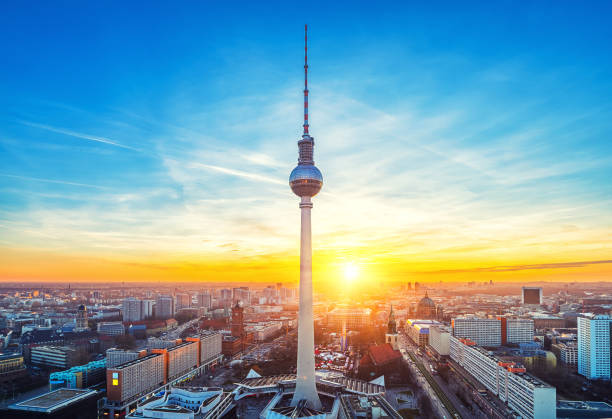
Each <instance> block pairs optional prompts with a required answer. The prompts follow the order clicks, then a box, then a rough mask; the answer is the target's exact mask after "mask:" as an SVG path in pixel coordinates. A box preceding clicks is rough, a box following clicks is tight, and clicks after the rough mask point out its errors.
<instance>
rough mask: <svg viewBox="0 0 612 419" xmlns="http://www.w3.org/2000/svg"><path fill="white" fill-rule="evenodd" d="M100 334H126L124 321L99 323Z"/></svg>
mask: <svg viewBox="0 0 612 419" xmlns="http://www.w3.org/2000/svg"><path fill="white" fill-rule="evenodd" d="M98 334H100V335H106V336H121V335H124V334H125V327H124V326H123V323H122V322H100V323H98Z"/></svg>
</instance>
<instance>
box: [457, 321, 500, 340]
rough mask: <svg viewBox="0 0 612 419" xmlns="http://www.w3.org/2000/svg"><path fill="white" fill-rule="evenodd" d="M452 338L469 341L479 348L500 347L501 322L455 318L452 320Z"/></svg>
mask: <svg viewBox="0 0 612 419" xmlns="http://www.w3.org/2000/svg"><path fill="white" fill-rule="evenodd" d="M452 328H453V336H455V337H456V338H464V339H470V340H471V341H473V342H476V344H477V345H479V346H500V345H501V343H502V339H501V336H502V333H501V320H499V319H488V318H482V317H457V318H455V319H452Z"/></svg>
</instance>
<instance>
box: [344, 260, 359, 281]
mask: <svg viewBox="0 0 612 419" xmlns="http://www.w3.org/2000/svg"><path fill="white" fill-rule="evenodd" d="M358 276H359V266H357V265H356V264H355V263H353V262H349V263H347V264H346V265H344V278H345V279H346V280H347V281H349V282H353V281H354V280H356V279H357V277H358Z"/></svg>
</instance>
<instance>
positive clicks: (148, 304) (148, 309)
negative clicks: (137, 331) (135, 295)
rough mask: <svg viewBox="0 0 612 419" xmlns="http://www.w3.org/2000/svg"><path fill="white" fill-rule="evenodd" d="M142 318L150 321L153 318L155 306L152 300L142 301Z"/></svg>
mask: <svg viewBox="0 0 612 419" xmlns="http://www.w3.org/2000/svg"><path fill="white" fill-rule="evenodd" d="M141 303H142V318H143V319H150V318H152V317H153V306H154V305H155V301H153V300H142V301H141Z"/></svg>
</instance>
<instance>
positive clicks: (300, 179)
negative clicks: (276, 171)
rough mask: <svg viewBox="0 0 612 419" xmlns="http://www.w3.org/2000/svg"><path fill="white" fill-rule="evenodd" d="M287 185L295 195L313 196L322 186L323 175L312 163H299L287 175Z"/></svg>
mask: <svg viewBox="0 0 612 419" xmlns="http://www.w3.org/2000/svg"><path fill="white" fill-rule="evenodd" d="M289 186H291V190H292V191H293V193H294V194H296V195H297V196H300V197H302V196H311V197H312V196H315V195H316V194H318V193H319V191H320V190H321V187H322V186H323V176H322V175H321V172H320V171H319V169H317V167H316V166H314V165H312V164H299V165H297V166H296V167H295V169H293V171H292V172H291V175H289Z"/></svg>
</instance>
